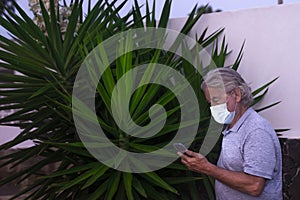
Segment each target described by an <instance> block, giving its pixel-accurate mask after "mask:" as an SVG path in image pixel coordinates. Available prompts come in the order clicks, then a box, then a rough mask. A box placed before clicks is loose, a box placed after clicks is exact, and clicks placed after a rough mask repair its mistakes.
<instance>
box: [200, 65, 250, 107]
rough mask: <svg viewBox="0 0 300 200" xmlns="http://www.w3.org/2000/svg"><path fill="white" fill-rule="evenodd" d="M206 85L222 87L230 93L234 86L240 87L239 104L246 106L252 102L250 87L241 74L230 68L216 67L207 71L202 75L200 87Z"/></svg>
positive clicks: (203, 87)
mask: <svg viewBox="0 0 300 200" xmlns="http://www.w3.org/2000/svg"><path fill="white" fill-rule="evenodd" d="M207 87H214V88H223V87H224V89H225V92H226V93H227V94H229V93H231V92H232V91H233V90H234V89H235V88H240V91H241V95H242V98H241V104H242V105H244V106H246V107H248V106H251V104H252V103H253V96H252V93H251V88H250V87H249V86H248V84H247V83H246V82H245V81H244V79H243V78H242V77H241V75H240V74H239V73H238V72H236V71H235V70H233V69H231V68H225V67H222V68H217V69H213V70H211V71H209V72H208V73H207V74H206V75H205V76H204V77H203V82H202V84H201V89H202V90H205V89H206V88H207Z"/></svg>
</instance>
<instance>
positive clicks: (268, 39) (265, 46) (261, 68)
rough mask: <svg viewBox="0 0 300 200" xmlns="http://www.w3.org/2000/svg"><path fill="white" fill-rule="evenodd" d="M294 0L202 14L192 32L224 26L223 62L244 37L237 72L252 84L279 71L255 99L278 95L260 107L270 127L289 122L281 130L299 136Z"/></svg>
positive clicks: (299, 51)
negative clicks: (266, 90)
mask: <svg viewBox="0 0 300 200" xmlns="http://www.w3.org/2000/svg"><path fill="white" fill-rule="evenodd" d="M299 10H300V4H299V3H298V4H289V5H280V6H272V7H266V8H257V9H247V10H239V11H232V12H221V13H212V14H206V15H205V16H203V18H201V19H200V21H199V23H198V24H197V26H196V29H195V30H194V32H193V33H192V35H191V36H193V35H194V34H195V32H200V33H201V30H203V28H206V27H208V28H209V29H208V30H209V32H213V31H215V30H217V29H219V28H222V27H224V28H225V32H224V34H225V37H226V39H227V43H228V46H229V49H231V50H233V52H232V54H231V56H229V59H228V64H232V63H233V62H234V58H236V55H237V54H238V51H239V50H240V47H241V45H242V43H243V41H245V42H246V43H245V47H244V51H243V52H244V56H243V59H242V62H241V65H240V68H239V70H238V71H239V72H240V73H241V74H242V76H243V77H244V78H245V80H246V81H247V82H248V83H250V86H251V88H252V89H256V88H258V87H259V86H261V85H263V84H264V83H266V82H268V81H270V80H272V79H274V78H276V77H278V76H279V79H278V80H277V81H276V82H275V83H274V84H273V85H272V86H271V87H270V90H269V93H268V94H267V96H266V98H265V99H264V100H263V101H262V103H261V104H260V105H259V106H260V107H262V106H263V105H267V104H271V103H274V102H277V101H281V103H280V104H278V105H277V106H276V107H273V108H271V109H270V110H266V111H263V112H261V114H262V115H263V116H264V117H266V118H267V119H268V120H269V121H270V122H271V123H272V124H273V126H274V128H276V129H277V128H278V129H281V128H290V129H291V130H290V131H288V132H285V133H284V134H285V135H286V136H288V137H290V138H293V137H296V138H300V88H299V87H300V78H299V76H300V62H299V58H300V39H299V35H300V12H299ZM185 20H186V18H180V19H173V20H172V21H171V23H170V25H169V28H172V29H178V27H181V25H182V24H183V22H184V21H185Z"/></svg>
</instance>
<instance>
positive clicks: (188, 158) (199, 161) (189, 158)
mask: <svg viewBox="0 0 300 200" xmlns="http://www.w3.org/2000/svg"><path fill="white" fill-rule="evenodd" d="M185 153H186V154H187V155H185V154H183V153H180V152H178V155H179V156H180V157H181V162H182V163H183V164H184V165H185V166H186V167H187V168H188V169H189V170H191V171H194V172H198V173H207V172H208V171H207V170H209V168H210V167H211V166H212V164H211V163H210V162H208V160H207V159H206V158H205V157H204V156H203V155H201V154H199V153H196V152H192V151H190V150H187V151H186V152H185Z"/></svg>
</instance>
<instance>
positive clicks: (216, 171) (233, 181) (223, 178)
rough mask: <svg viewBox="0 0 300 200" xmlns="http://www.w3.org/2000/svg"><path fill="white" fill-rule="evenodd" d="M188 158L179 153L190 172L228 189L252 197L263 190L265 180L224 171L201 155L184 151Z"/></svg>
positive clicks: (242, 173)
mask: <svg viewBox="0 0 300 200" xmlns="http://www.w3.org/2000/svg"><path fill="white" fill-rule="evenodd" d="M186 153H187V154H188V155H189V156H185V155H183V154H181V153H179V155H180V156H181V162H182V163H183V164H185V165H186V166H187V167H188V168H189V169H190V170H192V171H195V172H198V173H204V174H207V175H209V176H211V177H213V178H215V179H217V180H218V181H220V182H222V183H224V184H226V185H228V186H229V187H231V188H233V189H236V190H239V191H241V192H244V193H247V194H249V195H252V196H259V195H260V194H261V193H262V191H263V190H264V186H265V179H264V178H262V177H259V176H254V175H250V174H246V173H244V172H234V171H230V170H226V169H223V168H220V167H217V166H216V165H214V164H212V163H210V162H208V160H207V159H206V158H205V157H204V156H202V155H201V154H198V153H195V152H192V151H186Z"/></svg>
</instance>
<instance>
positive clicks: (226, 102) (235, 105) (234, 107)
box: [226, 90, 237, 112]
mask: <svg viewBox="0 0 300 200" xmlns="http://www.w3.org/2000/svg"><path fill="white" fill-rule="evenodd" d="M233 93H234V92H233V90H232V91H231V93H230V95H229V98H228V99H227V100H226V106H227V102H228V101H229V99H230V97H232V94H233ZM236 106H237V102H235V106H234V110H233V112H235V110H236ZM227 110H228V109H227Z"/></svg>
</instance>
